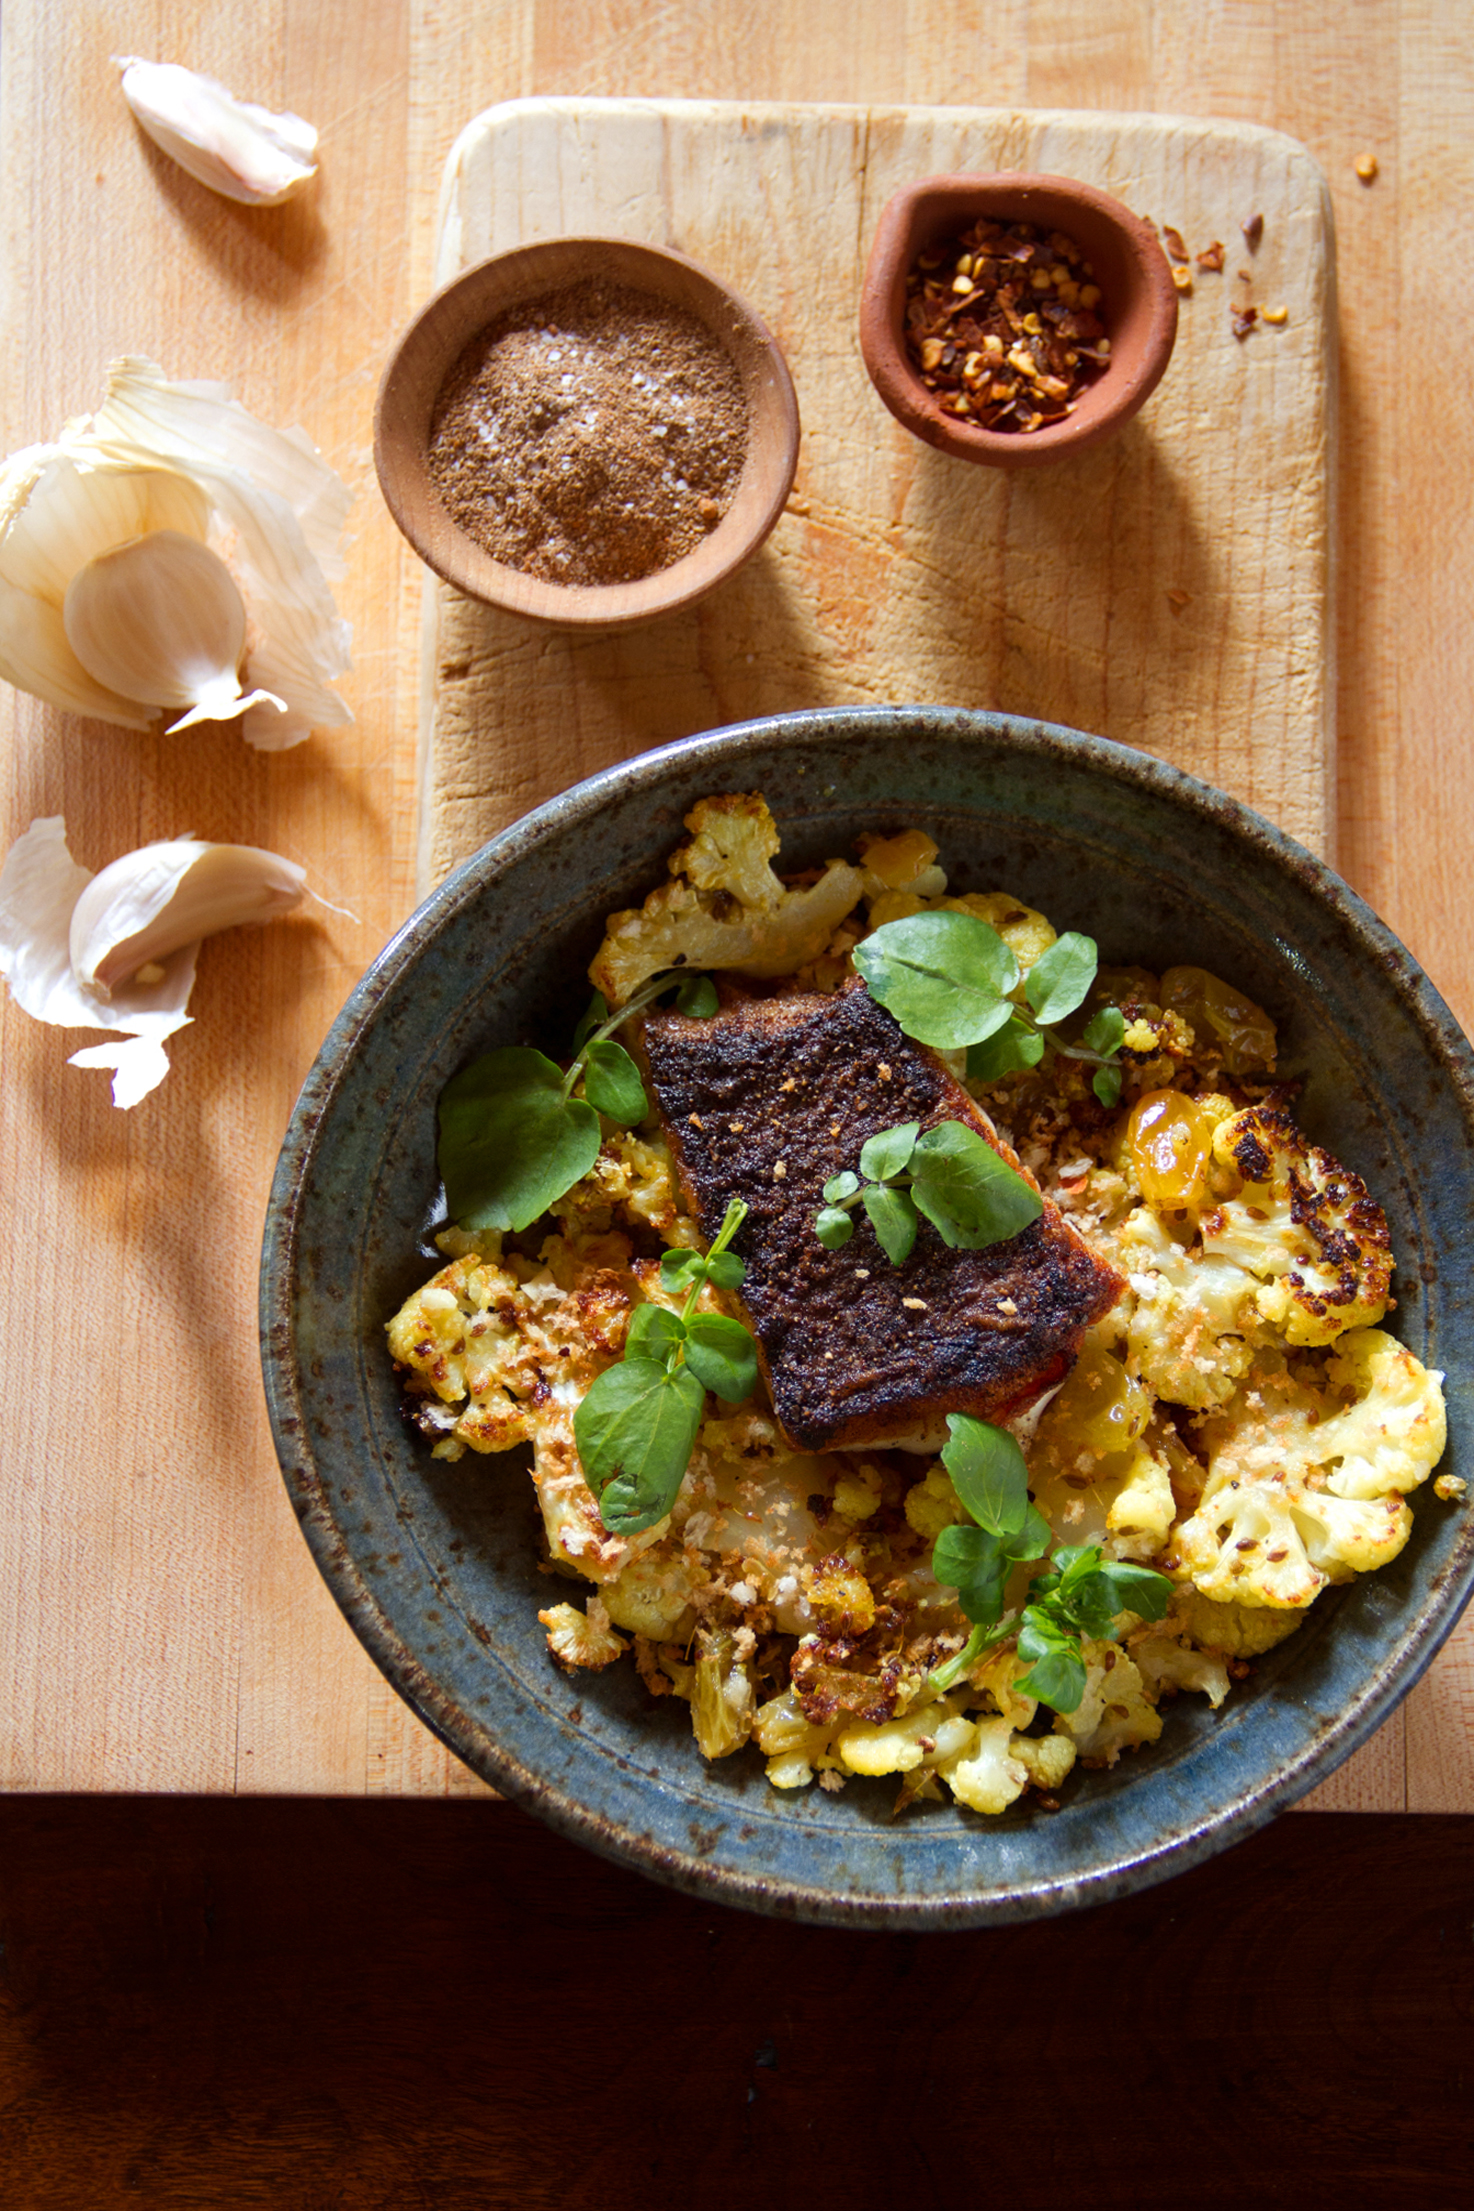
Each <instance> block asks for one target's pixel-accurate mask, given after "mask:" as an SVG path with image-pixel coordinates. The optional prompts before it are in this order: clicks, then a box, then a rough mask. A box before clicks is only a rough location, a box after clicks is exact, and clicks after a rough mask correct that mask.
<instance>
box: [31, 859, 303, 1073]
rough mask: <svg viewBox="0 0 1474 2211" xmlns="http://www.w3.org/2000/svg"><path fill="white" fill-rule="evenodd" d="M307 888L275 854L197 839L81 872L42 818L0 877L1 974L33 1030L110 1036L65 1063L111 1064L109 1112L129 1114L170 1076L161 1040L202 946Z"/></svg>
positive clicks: (178, 1025)
mask: <svg viewBox="0 0 1474 2211" xmlns="http://www.w3.org/2000/svg"><path fill="white" fill-rule="evenodd" d="M305 883H306V874H305V871H304V870H303V869H302V868H300V867H298V866H297V864H296V862H295V861H293V860H284V859H282V858H281V857H280V855H279V854H277V853H275V852H261V851H258V850H256V849H255V848H254V847H252V846H249V845H218V844H205V843H203V842H201V841H200V840H199V839H198V838H195V837H174V838H170V839H167V840H165V841H163V842H161V843H158V844H150V845H144V846H142V847H141V848H140V850H138V851H137V852H129V853H126V854H125V855H124V856H123V858H122V859H120V860H114V861H113V862H112V864H111V866H110V867H105V868H104V869H103V870H102V872H101V874H100V875H91V874H89V873H88V871H87V869H86V868H82V867H78V866H77V864H76V862H75V861H74V860H73V859H72V856H71V854H70V853H69V852H68V850H67V842H66V824H65V822H64V821H63V820H62V819H61V817H60V815H51V816H49V817H48V818H47V819H45V820H43V821H35V822H32V824H31V826H30V828H29V829H28V830H27V831H26V833H25V835H24V836H23V837H21V838H19V839H18V840H17V842H16V843H15V844H14V845H13V846H12V847H11V849H10V852H9V853H8V854H7V856H6V860H5V865H4V867H3V868H0V975H4V976H5V977H6V979H7V981H8V983H9V986H10V995H11V998H12V999H13V1000H14V1002H15V1003H16V1004H17V1005H18V1006H19V1007H20V1008H21V1010H22V1011H23V1012H25V1013H28V1014H30V1015H32V1017H33V1018H34V1019H35V1020H37V1021H49V1022H52V1023H54V1024H55V1025H56V1026H57V1027H59V1028H66V1029H80V1028H89V1029H107V1030H112V1031H114V1032H116V1034H115V1036H114V1038H113V1040H112V1041H110V1042H109V1043H106V1044H94V1045H89V1046H87V1047H86V1048H85V1049H84V1050H83V1051H80V1052H74V1053H73V1054H72V1057H71V1064H72V1066H73V1067H111V1068H112V1069H113V1070H114V1080H113V1103H114V1104H115V1105H119V1106H132V1105H137V1103H138V1101H139V1099H140V1098H145V1097H147V1095H148V1093H149V1092H150V1091H151V1090H153V1089H154V1088H155V1087H156V1086H157V1085H158V1084H159V1083H160V1082H162V1081H163V1079H164V1077H165V1075H166V1074H167V1073H168V1071H169V1060H168V1055H167V1053H166V1052H165V1051H164V1044H165V1042H166V1040H167V1039H168V1038H169V1037H171V1036H172V1035H173V1034H174V1032H175V1031H176V1030H177V1029H182V1028H185V1027H186V1026H187V1025H188V1023H189V1019H190V1016H189V1014H188V1013H187V1012H186V1010H185V1009H186V1007H187V1005H188V1003H189V994H190V991H191V990H192V989H193V987H194V976H195V960H196V956H197V954H198V952H199V948H200V939H201V938H202V937H206V936H212V935H214V933H215V932H216V931H217V930H220V929H230V928H234V927H237V926H239V925H240V924H241V923H244V922H256V921H269V920H271V919H273V918H274V916H276V915H277V914H283V913H287V912H289V911H290V910H291V908H292V907H293V906H295V905H297V904H298V902H299V901H300V899H301V898H302V895H303V890H304V886H305Z"/></svg>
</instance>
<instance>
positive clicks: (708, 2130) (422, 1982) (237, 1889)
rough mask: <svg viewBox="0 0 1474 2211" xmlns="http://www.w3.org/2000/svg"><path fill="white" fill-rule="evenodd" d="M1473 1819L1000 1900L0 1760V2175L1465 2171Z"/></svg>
mask: <svg viewBox="0 0 1474 2211" xmlns="http://www.w3.org/2000/svg"><path fill="white" fill-rule="evenodd" d="M1471 1846H1474V1819H1470V1818H1468V1817H1457V1816H1446V1817H1436V1816H1433V1817H1423V1818H1416V1819H1415V1818H1405V1817H1377V1816H1375V1815H1367V1814H1336V1813H1328V1814H1325V1815H1323V1816H1321V1817H1318V1818H1314V1819H1292V1820H1282V1821H1280V1822H1279V1823H1278V1824H1277V1825H1275V1826H1274V1827H1272V1828H1270V1829H1269V1830H1267V1831H1266V1832H1265V1833H1263V1834H1261V1835H1258V1836H1255V1837H1253V1838H1251V1840H1250V1841H1248V1842H1247V1843H1244V1844H1242V1845H1240V1847H1239V1848H1238V1849H1236V1850H1234V1851H1232V1852H1229V1853H1227V1854H1226V1855H1224V1856H1222V1857H1220V1858H1218V1859H1216V1860H1215V1861H1213V1863H1211V1864H1210V1865H1207V1866H1205V1867H1201V1868H1199V1869H1198V1870H1197V1871H1195V1872H1193V1873H1189V1874H1186V1875H1184V1876H1183V1877H1182V1878H1180V1879H1179V1880H1176V1881H1174V1882H1170V1883H1168V1884H1166V1885H1164V1886H1163V1887H1160V1888H1157V1889H1154V1890H1151V1891H1149V1892H1147V1893H1146V1894H1144V1895H1141V1896H1138V1897H1135V1898H1132V1899H1129V1900H1127V1901H1125V1902H1122V1903H1118V1904H1115V1905H1109V1906H1106V1907H1103V1908H1101V1909H1099V1910H1096V1911H1092V1912H1088V1913H1081V1914H1076V1915H1074V1916H1071V1917H1067V1918H1064V1919H1060V1920H1055V1921H1052V1922H1046V1923H1034V1924H1031V1925H1028V1926H1023V1927H1018V1928H1013V1929H1008V1930H1004V1931H1002V1932H998V1933H974V1934H959V1935H919V1936H918V1935H909V1936H908V1935H870V1934H849V1933H839V1932H835V1931H833V1930H829V1929H823V1928H809V1927H792V1926H786V1925H782V1924H780V1923H777V1922H773V1921H768V1920H761V1919H754V1918H748V1917H745V1916H743V1915H740V1914H737V1913H734V1912H730V1911H726V1910H723V1909H721V1908H719V1907H710V1906H705V1905H702V1904H701V1903H698V1902H693V1901H691V1900H690V1899H688V1898H685V1897H681V1896H673V1895H672V1894H670V1893H669V1892H668V1891H664V1890H661V1889H658V1888H655V1887H653V1886H652V1885H650V1884H649V1883H647V1882H646V1881H645V1880H643V1879H642V1878H641V1877H639V1876H638V1875H635V1874H631V1873H627V1872H625V1871H623V1870H622V1869H619V1868H616V1867H612V1866H608V1865H605V1864H603V1863H602V1862H601V1861H599V1860H597V1859H595V1858H592V1857H590V1856H588V1855H586V1854H585V1853H584V1852H583V1851H581V1850H578V1849H576V1848H574V1847H573V1846H572V1845H571V1844H568V1843H565V1842H562V1841H561V1840H559V1839H558V1838H556V1837H554V1836H552V1835H550V1834H548V1833H547V1832H546V1831H545V1830H543V1829H542V1828H541V1827H539V1826H537V1825H536V1824H535V1823H533V1822H532V1821H530V1820H528V1819H527V1818H525V1817H524V1816H523V1815H522V1814H521V1813H519V1812H517V1811H514V1810H513V1809H512V1808H511V1807H510V1806H508V1805H504V1804H487V1803H477V1802H466V1803H449V1804H447V1803H438V1804H437V1803H414V1802H409V1803H406V1802H399V1803H393V1802H383V1803H372V1804H364V1803H351V1802H341V1801H338V1802H321V1801H310V1800H261V1799H258V1800H254V1801H252V1800H245V1801H234V1802H232V1801H229V1800H220V1799H204V1800H200V1799H196V1800H192V1801H191V1800H185V1799H178V1798H114V1799H101V1800H99V1799H92V1800H84V1799H80V1798H59V1797H30V1798H12V1799H9V1800H8V1801H4V1802H0V1941H3V1946H4V1947H3V1954H0V2203H3V2205H4V2206H5V2211H32V2207H35V2211H73V2207H76V2211H106V2207H110V2206H113V2205H130V2206H131V2205H146V2206H149V2207H153V2206H158V2207H161V2211H163V2207H167V2211H176V2207H177V2211H183V2207H186V2206H188V2207H196V2206H197V2207H200V2211H215V2207H216V2206H235V2205H255V2204H261V2205H266V2204H270V2205H275V2206H280V2207H282V2211H329V2207H331V2211H461V2207H462V2206H464V2207H468V2211H469V2207H477V2211H480V2207H483V2206H491V2207H496V2211H499V2207H501V2206H504V2205H505V2206H509V2207H510V2206H517V2207H519V2211H542V2207H544V2206H547V2207H549V2211H552V2207H554V2206H556V2207H558V2211H566V2207H569V2206H585V2205H587V2206H598V2207H599V2211H624V2207H626V2206H628V2207H631V2211H647V2207H648V2211H665V2207H667V2206H670V2207H674V2211H679V2207H683V2206H686V2205H691V2206H699V2207H700V2211H726V2207H727V2206H732V2207H734V2211H735V2207H737V2206H743V2207H746V2206H749V2205H756V2204H762V2205H764V2206H768V2205H772V2206H776V2207H777V2211H786V2207H787V2206H789V2205H793V2206H799V2205H803V2206H806V2207H808V2206H813V2207H818V2211H823V2207H827V2206H830V2205H838V2204H844V2205H846V2206H864V2207H868V2206H871V2205H874V2206H879V2207H886V2211H889V2207H890V2206H892V2205H907V2206H929V2205H933V2204H936V2205H948V2206H950V2205H953V2204H956V2205H958V2206H968V2207H969V2211H971V2207H973V2206H992V2205H1018V2206H1020V2207H1024V2206H1027V2207H1028V2211H1054V2207H1055V2206H1060V2207H1063V2206H1066V2205H1068V2206H1071V2207H1074V2206H1077V2205H1078V2206H1088V2207H1090V2211H1115V2207H1116V2206H1121V2207H1123V2211H1126V2207H1130V2211H1135V2207H1137V2206H1141V2205H1160V2206H1162V2207H1164V2211H1198V2207H1202V2211H1218V2207H1220V2206H1222V2207H1223V2211H1229V2207H1230V2206H1232V2207H1233V2211H1265V2207H1278V2206H1280V2205H1293V2206H1296V2207H1297V2211H1298V2207H1299V2206H1302V2205H1305V2206H1310V2205H1320V2204H1331V2203H1336V2204H1340V2203H1345V2204H1346V2205H1347V2206H1355V2205H1356V2204H1358V2203H1359V2202H1361V2201H1374V2202H1375V2203H1376V2204H1377V2205H1378V2206H1379V2211H1381V2207H1386V2206H1395V2207H1401V2206H1404V2205H1407V2206H1418V2207H1419V2211H1463V2207H1464V2206H1467V2204H1468V2203H1469V2201H1470V2193H1471V2182H1470V2163H1471V2152H1474V2062H1471V2060H1474V1847H1471Z"/></svg>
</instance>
